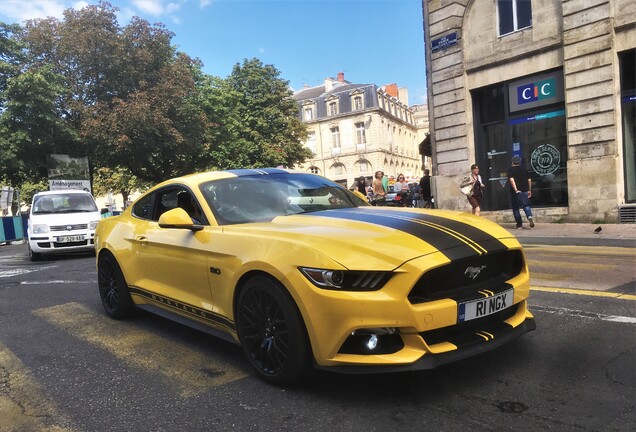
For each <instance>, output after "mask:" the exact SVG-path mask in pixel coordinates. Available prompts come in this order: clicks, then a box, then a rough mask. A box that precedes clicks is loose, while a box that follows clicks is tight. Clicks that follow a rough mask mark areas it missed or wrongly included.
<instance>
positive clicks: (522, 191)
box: [508, 156, 534, 229]
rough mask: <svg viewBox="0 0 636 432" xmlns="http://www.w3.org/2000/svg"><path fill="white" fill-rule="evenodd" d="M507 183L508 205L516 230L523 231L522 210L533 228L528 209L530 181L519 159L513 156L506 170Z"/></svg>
mask: <svg viewBox="0 0 636 432" xmlns="http://www.w3.org/2000/svg"><path fill="white" fill-rule="evenodd" d="M508 183H509V184H510V205H511V207H512V214H513V216H514V218H515V222H516V223H517V229H523V221H522V220H521V212H520V211H519V210H520V209H523V212H524V213H525V214H526V217H527V218H528V223H529V224H530V228H534V220H533V219H532V208H531V207H530V198H531V197H532V181H531V180H530V177H528V171H527V170H526V168H525V167H523V166H521V158H520V157H519V156H513V158H512V166H511V167H510V169H509V170H508Z"/></svg>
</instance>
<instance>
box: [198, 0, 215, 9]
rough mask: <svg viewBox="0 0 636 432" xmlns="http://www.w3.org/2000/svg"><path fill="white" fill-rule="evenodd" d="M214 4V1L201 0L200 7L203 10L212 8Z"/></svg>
mask: <svg viewBox="0 0 636 432" xmlns="http://www.w3.org/2000/svg"><path fill="white" fill-rule="evenodd" d="M211 4H212V0H199V7H200V8H201V9H203V8H204V7H206V6H210V5H211Z"/></svg>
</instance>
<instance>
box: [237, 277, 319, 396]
mask: <svg viewBox="0 0 636 432" xmlns="http://www.w3.org/2000/svg"><path fill="white" fill-rule="evenodd" d="M236 316H237V330H238V335H239V339H240V341H241V346H242V347H243V352H244V353H245V356H246V357H247V359H248V361H249V362H250V364H251V365H252V367H253V368H254V369H255V370H256V372H257V374H258V376H259V377H260V378H262V379H263V380H265V381H267V382H269V383H271V384H274V385H280V386H284V385H289V384H293V383H295V382H297V381H299V380H300V379H301V378H302V377H303V376H304V375H305V374H306V373H307V371H308V369H309V366H310V350H309V342H308V338H307V333H306V331H305V326H304V323H303V320H302V317H301V315H300V312H299V311H298V308H297V307H296V304H295V303H294V301H293V299H292V298H291V296H290V295H289V293H287V291H286V290H285V288H284V287H283V286H281V285H280V284H279V283H278V282H277V281H275V280H273V279H271V278H268V277H265V276H257V277H253V278H251V279H250V280H249V281H247V283H246V284H245V286H244V287H243V289H242V290H241V293H240V295H239V298H238V307H237V310H236Z"/></svg>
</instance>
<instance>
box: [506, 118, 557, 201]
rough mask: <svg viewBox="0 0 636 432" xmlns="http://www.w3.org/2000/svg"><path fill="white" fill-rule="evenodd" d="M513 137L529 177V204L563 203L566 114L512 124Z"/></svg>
mask: <svg viewBox="0 0 636 432" xmlns="http://www.w3.org/2000/svg"><path fill="white" fill-rule="evenodd" d="M559 114H561V113H560V112H559ZM563 114H564V113H563ZM512 141H513V142H514V143H519V146H520V151H521V159H522V163H523V164H524V165H525V167H526V169H527V170H528V175H529V177H530V178H531V179H532V205H534V206H550V207H554V206H566V205H567V203H568V187H567V185H568V182H567V154H568V153H567V152H568V149H567V140H566V136H565V116H564V115H555V116H554V117H549V118H545V119H543V120H533V121H528V122H522V123H518V124H513V125H512Z"/></svg>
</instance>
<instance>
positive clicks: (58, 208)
mask: <svg viewBox="0 0 636 432" xmlns="http://www.w3.org/2000/svg"><path fill="white" fill-rule="evenodd" d="M96 211H97V205H95V201H94V200H93V198H92V197H91V196H90V195H87V194H77V193H74V194H69V193H60V194H51V195H42V196H39V197H36V198H35V201H34V202H33V209H32V210H31V213H33V214H52V213H81V212H96Z"/></svg>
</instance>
